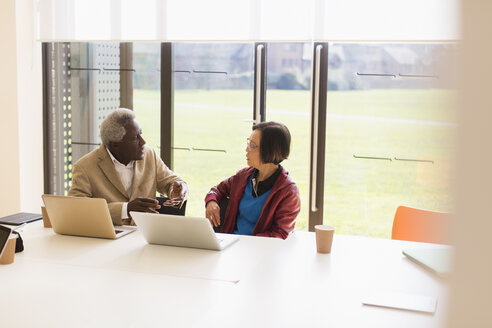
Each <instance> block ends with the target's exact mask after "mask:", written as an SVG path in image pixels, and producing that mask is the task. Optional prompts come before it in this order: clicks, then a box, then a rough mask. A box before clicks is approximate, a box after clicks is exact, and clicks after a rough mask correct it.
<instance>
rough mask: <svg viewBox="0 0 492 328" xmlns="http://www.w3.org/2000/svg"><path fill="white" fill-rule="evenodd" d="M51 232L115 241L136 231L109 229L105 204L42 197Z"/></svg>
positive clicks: (96, 200) (117, 228)
mask: <svg viewBox="0 0 492 328" xmlns="http://www.w3.org/2000/svg"><path fill="white" fill-rule="evenodd" d="M42 198H43V202H44V204H45V206H46V211H47V213H48V216H49V217H50V221H51V225H52V227H53V231H55V232H56V233H59V234H62V235H73V236H82V237H95V238H106V239H116V238H120V237H122V236H125V235H127V234H129V233H131V232H133V231H135V230H136V227H129V226H117V227H116V228H115V227H114V226H113V221H112V220H111V215H110V213H109V208H108V205H107V203H106V200H105V199H103V198H85V197H71V196H55V195H43V196H42Z"/></svg>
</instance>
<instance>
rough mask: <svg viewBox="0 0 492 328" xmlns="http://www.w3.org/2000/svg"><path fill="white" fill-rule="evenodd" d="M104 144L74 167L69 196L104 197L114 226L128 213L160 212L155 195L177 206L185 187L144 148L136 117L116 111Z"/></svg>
mask: <svg viewBox="0 0 492 328" xmlns="http://www.w3.org/2000/svg"><path fill="white" fill-rule="evenodd" d="M100 133H101V140H102V145H101V146H100V147H99V148H98V149H95V150H93V151H92V152H90V153H89V154H86V155H85V156H83V157H82V158H81V159H80V160H78V161H77V163H75V165H74V167H73V174H72V186H71V188H70V190H69V191H68V195H69V196H77V197H94V198H104V199H106V201H107V202H108V206H109V211H110V213H111V218H112V219H113V223H114V224H115V225H122V224H130V223H131V222H132V221H131V217H130V214H129V213H130V211H137V212H153V213H156V212H157V211H156V210H157V209H159V208H160V205H159V202H158V201H157V200H156V199H155V196H156V191H158V192H159V193H161V194H163V195H166V196H167V197H169V198H171V199H172V201H173V202H180V201H183V200H184V199H185V198H186V195H187V192H188V187H187V185H186V183H185V182H184V181H182V180H181V179H180V178H178V176H176V175H175V174H174V173H173V172H172V171H171V170H170V169H169V168H168V167H167V166H166V165H165V164H164V162H163V161H162V159H161V158H160V157H159V156H157V154H156V153H155V151H154V150H153V149H151V148H149V147H145V146H144V145H145V140H144V139H143V137H142V130H141V129H140V126H139V124H138V122H137V121H136V119H135V113H133V111H131V110H129V109H125V108H119V109H117V110H115V111H113V112H111V113H110V114H109V115H108V116H107V117H106V118H105V119H104V121H103V122H102V124H101V128H100Z"/></svg>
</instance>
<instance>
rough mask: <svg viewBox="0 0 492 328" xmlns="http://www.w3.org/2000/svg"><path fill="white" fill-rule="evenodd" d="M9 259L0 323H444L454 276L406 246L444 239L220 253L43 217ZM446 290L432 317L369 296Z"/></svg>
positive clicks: (311, 243) (351, 239)
mask: <svg viewBox="0 0 492 328" xmlns="http://www.w3.org/2000/svg"><path fill="white" fill-rule="evenodd" d="M21 234H22V237H23V239H24V247H25V250H24V252H22V253H17V254H16V257H15V262H14V263H13V264H10V265H0V281H1V286H2V288H1V290H2V292H1V294H0V318H2V319H1V320H2V323H1V324H0V326H1V327H117V326H119V327H121V326H123V327H412V328H413V327H440V326H441V325H443V324H444V319H445V318H446V311H447V294H448V286H447V285H448V281H447V280H445V279H443V278H439V277H437V276H435V275H434V274H432V273H430V272H428V271H426V270H425V269H423V268H422V267H420V266H418V265H416V264H415V263H413V262H411V261H410V260H408V259H407V258H406V257H404V256H403V255H402V253H401V250H402V249H404V248H430V247H441V246H440V245H432V244H424V243H413V242H404V241H395V240H386V239H376V238H366V237H356V236H344V235H337V234H335V239H334V242H333V248H332V253H331V254H318V253H317V252H316V245H315V236H314V233H311V232H301V231H298V232H295V233H294V235H292V236H290V237H289V238H288V239H287V240H285V241H284V240H279V239H274V238H264V237H248V236H241V237H240V240H239V241H238V242H237V243H235V244H233V245H232V246H230V247H229V248H227V249H226V250H224V251H222V252H217V251H209V250H200V249H191V248H179V247H168V246H160V245H148V244H147V243H146V241H145V240H144V238H143V236H142V235H141V233H140V232H139V231H136V232H134V233H131V234H129V235H127V236H124V237H122V238H120V239H118V240H104V239H95V238H83V237H71V236H62V235H57V234H55V233H54V232H53V231H52V230H51V229H47V228H43V225H42V222H41V221H38V222H34V223H31V224H29V225H28V227H27V228H26V230H25V231H24V232H21ZM374 291H381V292H403V293H409V294H414V295H423V296H432V297H437V309H436V312H435V313H433V314H427V313H420V312H414V311H405V310H396V309H388V308H380V307H374V306H366V305H362V303H361V300H362V298H363V297H364V296H366V295H368V294H370V293H372V292H374Z"/></svg>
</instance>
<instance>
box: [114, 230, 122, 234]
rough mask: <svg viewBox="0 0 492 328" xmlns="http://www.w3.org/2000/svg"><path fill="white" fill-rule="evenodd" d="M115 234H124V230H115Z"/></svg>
mask: <svg viewBox="0 0 492 328" xmlns="http://www.w3.org/2000/svg"><path fill="white" fill-rule="evenodd" d="M114 232H115V233H116V234H119V233H122V232H123V230H115V231H114Z"/></svg>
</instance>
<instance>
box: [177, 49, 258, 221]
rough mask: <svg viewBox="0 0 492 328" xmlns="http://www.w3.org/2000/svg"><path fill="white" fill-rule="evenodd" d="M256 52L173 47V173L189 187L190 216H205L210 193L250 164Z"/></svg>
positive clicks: (249, 50) (188, 207)
mask: <svg viewBox="0 0 492 328" xmlns="http://www.w3.org/2000/svg"><path fill="white" fill-rule="evenodd" d="M253 52H254V47H253V44H251V43H241V44H230V43H219V44H213V43H207V44H204V43H199V44H196V43H178V44H174V45H173V54H174V55H173V67H174V68H173V70H174V113H173V116H174V136H173V137H174V144H173V153H174V166H173V169H174V170H175V171H176V172H177V173H178V174H179V175H180V176H182V177H183V178H184V179H185V180H186V181H187V182H188V184H189V186H190V196H189V199H188V205H187V214H188V215H195V216H203V215H205V213H204V212H205V205H204V202H203V200H204V198H205V194H206V193H207V192H208V191H209V189H210V188H211V187H213V186H214V185H216V184H218V183H219V182H221V181H222V180H223V179H225V178H228V177H229V176H231V175H233V174H235V173H236V171H237V170H239V169H240V168H243V167H245V166H246V160H245V148H246V138H247V137H249V135H250V133H251V126H252V118H253V115H252V113H253V71H254V68H253V59H254V56H253Z"/></svg>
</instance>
